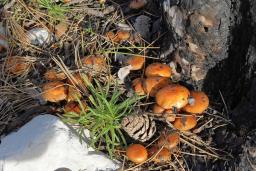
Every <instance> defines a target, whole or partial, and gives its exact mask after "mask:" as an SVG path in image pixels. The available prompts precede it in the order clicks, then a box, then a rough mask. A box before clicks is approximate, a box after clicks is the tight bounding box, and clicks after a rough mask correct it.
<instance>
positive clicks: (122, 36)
mask: <svg viewBox="0 0 256 171" xmlns="http://www.w3.org/2000/svg"><path fill="white" fill-rule="evenodd" d="M116 35H117V38H118V39H119V40H120V41H122V40H128V39H129V38H130V36H131V34H130V33H129V31H124V30H119V31H118V32H117V33H116Z"/></svg>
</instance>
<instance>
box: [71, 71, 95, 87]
mask: <svg viewBox="0 0 256 171" xmlns="http://www.w3.org/2000/svg"><path fill="white" fill-rule="evenodd" d="M72 76H73V77H74V79H72V81H71V79H68V80H67V83H68V84H69V85H77V86H79V87H84V88H85V87H86V83H85V81H84V79H83V73H75V74H73V75H72ZM86 76H87V78H88V81H92V77H91V76H90V75H89V74H86Z"/></svg>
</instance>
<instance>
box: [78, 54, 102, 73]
mask: <svg viewBox="0 0 256 171" xmlns="http://www.w3.org/2000/svg"><path fill="white" fill-rule="evenodd" d="M81 62H82V64H83V66H87V67H89V68H92V69H93V70H94V71H97V72H100V71H104V70H105V69H106V67H107V64H106V61H105V58H104V56H102V55H90V56H86V57H84V58H82V59H81Z"/></svg>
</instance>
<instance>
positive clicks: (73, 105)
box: [64, 101, 87, 114]
mask: <svg viewBox="0 0 256 171" xmlns="http://www.w3.org/2000/svg"><path fill="white" fill-rule="evenodd" d="M81 104H82V107H83V109H82V108H81V106H80V104H79V103H78V102H75V101H71V102H68V103H67V104H66V105H65V107H64V111H65V112H66V113H68V112H74V113H77V114H80V113H81V111H82V110H86V108H87V104H86V102H85V101H81Z"/></svg>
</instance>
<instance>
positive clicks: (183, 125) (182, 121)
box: [173, 115, 197, 131]
mask: <svg viewBox="0 0 256 171" xmlns="http://www.w3.org/2000/svg"><path fill="white" fill-rule="evenodd" d="M196 124H197V120H196V117H195V115H186V116H182V117H179V118H176V119H175V121H174V123H173V126H174V127H175V128H176V129H178V130H180V131H188V130H190V129H192V128H194V127H195V126H196Z"/></svg>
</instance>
